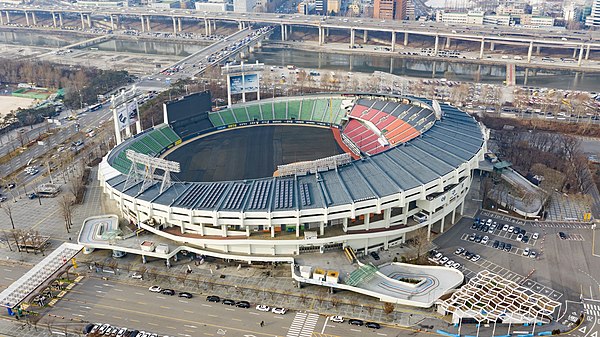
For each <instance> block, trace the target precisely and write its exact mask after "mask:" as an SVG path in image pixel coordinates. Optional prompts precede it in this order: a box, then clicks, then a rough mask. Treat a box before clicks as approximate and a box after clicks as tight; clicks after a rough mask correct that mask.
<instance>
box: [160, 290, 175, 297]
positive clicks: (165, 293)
mask: <svg viewBox="0 0 600 337" xmlns="http://www.w3.org/2000/svg"><path fill="white" fill-rule="evenodd" d="M162 293H163V295H169V296H173V295H175V290H173V289H163V291H162Z"/></svg>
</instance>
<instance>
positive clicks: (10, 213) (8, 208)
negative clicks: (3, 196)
mask: <svg viewBox="0 0 600 337" xmlns="http://www.w3.org/2000/svg"><path fill="white" fill-rule="evenodd" d="M0 207H2V209H3V210H4V214H6V216H7V217H8V219H9V220H10V225H11V226H12V229H13V230H14V229H15V221H14V219H13V209H12V205H10V204H9V203H5V204H2V206H0Z"/></svg>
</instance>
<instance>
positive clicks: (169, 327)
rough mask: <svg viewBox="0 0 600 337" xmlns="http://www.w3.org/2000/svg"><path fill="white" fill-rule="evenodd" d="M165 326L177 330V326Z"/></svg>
mask: <svg viewBox="0 0 600 337" xmlns="http://www.w3.org/2000/svg"><path fill="white" fill-rule="evenodd" d="M167 328H169V329H173V330H177V328H176V327H174V326H168V327H167Z"/></svg>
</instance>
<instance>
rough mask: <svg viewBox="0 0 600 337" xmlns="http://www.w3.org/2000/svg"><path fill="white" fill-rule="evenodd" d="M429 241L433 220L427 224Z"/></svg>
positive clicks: (429, 239)
mask: <svg viewBox="0 0 600 337" xmlns="http://www.w3.org/2000/svg"><path fill="white" fill-rule="evenodd" d="M427 241H431V220H430V221H429V224H428V225H427Z"/></svg>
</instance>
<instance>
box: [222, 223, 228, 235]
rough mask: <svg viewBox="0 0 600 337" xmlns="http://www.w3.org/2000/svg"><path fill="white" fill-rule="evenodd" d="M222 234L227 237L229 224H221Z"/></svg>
mask: <svg viewBox="0 0 600 337" xmlns="http://www.w3.org/2000/svg"><path fill="white" fill-rule="evenodd" d="M221 236H222V237H224V238H225V237H227V225H221Z"/></svg>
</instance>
